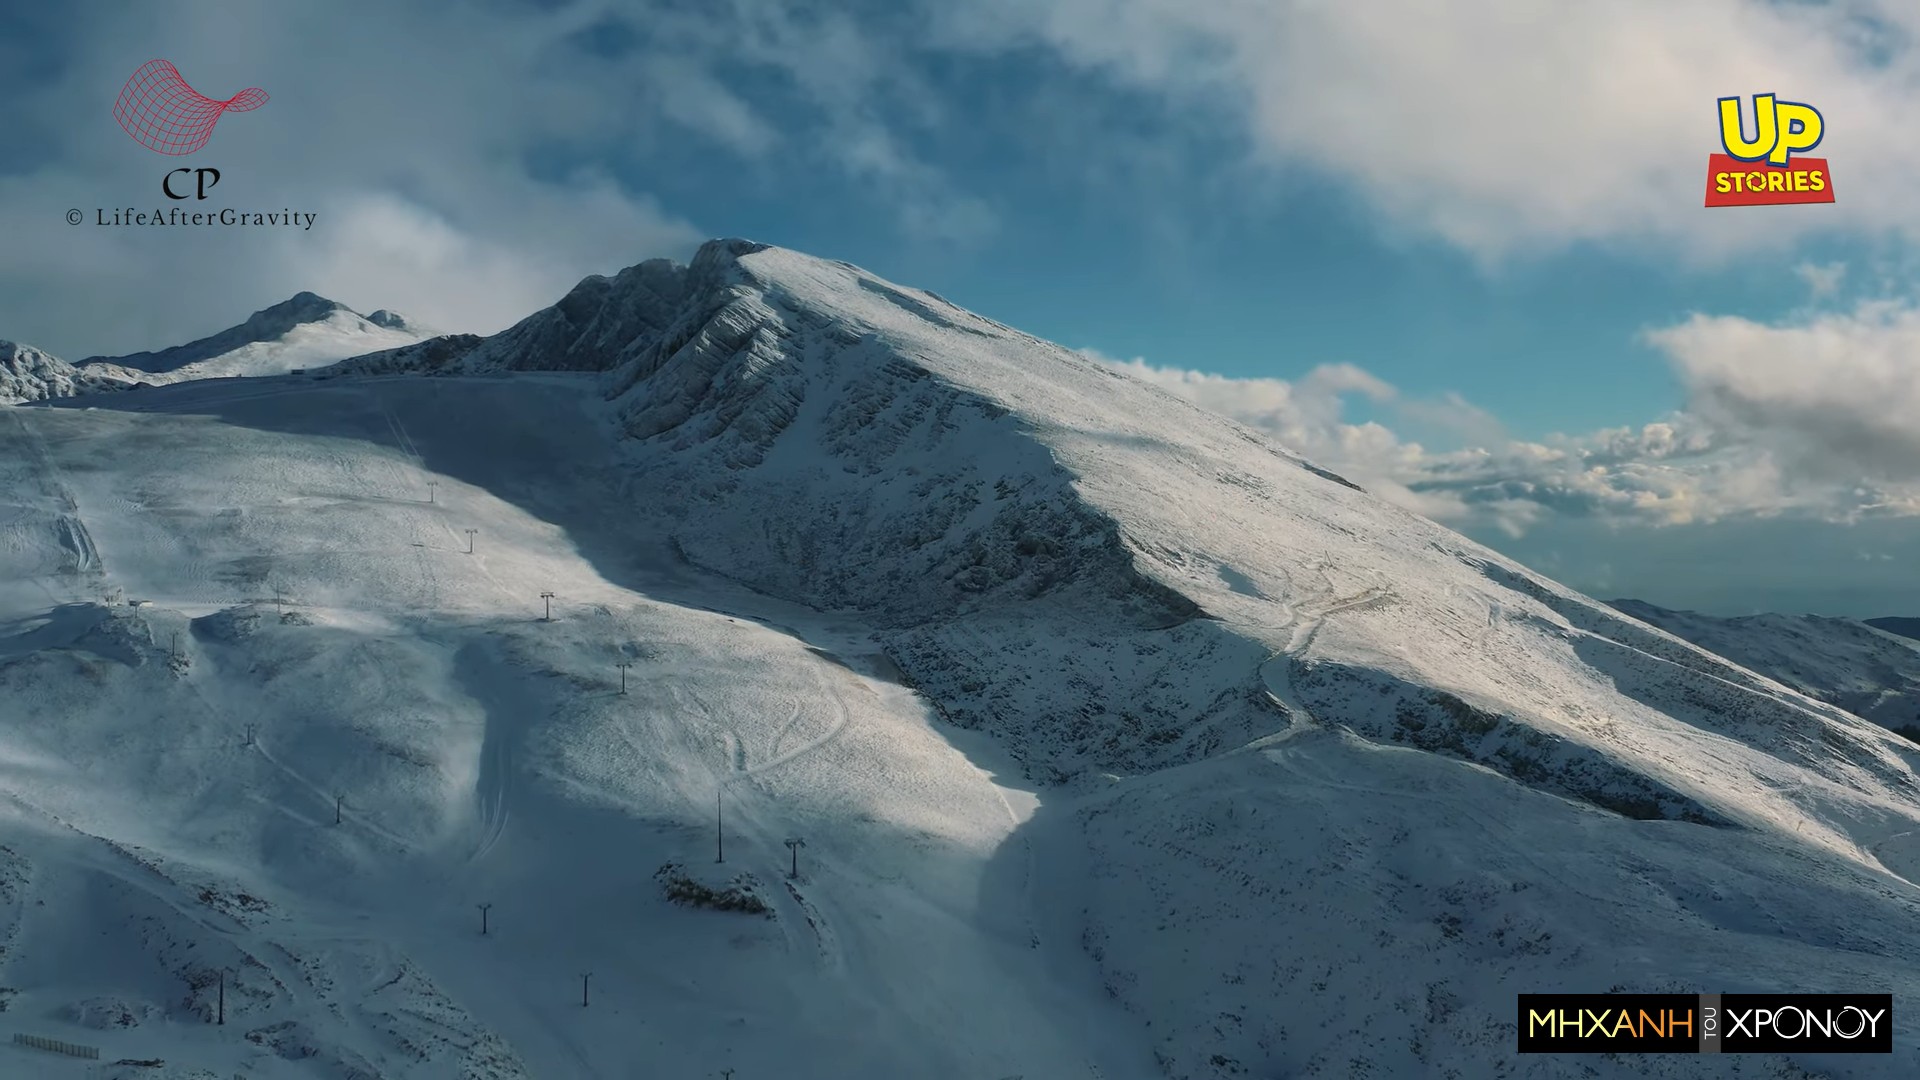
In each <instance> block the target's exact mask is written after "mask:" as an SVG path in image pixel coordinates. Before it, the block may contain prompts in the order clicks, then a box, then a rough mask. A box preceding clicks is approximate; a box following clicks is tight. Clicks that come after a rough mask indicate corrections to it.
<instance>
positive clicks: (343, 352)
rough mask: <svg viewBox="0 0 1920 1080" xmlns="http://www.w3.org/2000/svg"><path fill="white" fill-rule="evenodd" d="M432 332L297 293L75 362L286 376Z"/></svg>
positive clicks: (150, 378) (150, 373)
mask: <svg viewBox="0 0 1920 1080" xmlns="http://www.w3.org/2000/svg"><path fill="white" fill-rule="evenodd" d="M432 336H434V331H432V330H430V329H428V328H426V327H422V326H420V325H418V324H416V323H413V322H411V321H409V320H408V319H407V318H406V317H405V316H403V315H399V314H396V313H394V312H391V311H386V310H384V309H383V310H380V311H376V312H374V313H373V314H371V315H362V314H360V313H359V312H357V311H354V310H353V309H351V308H349V307H347V306H346V305H345V304H341V303H338V302H336V301H333V300H328V299H327V298H326V297H323V296H316V295H314V294H313V293H310V292H303V293H297V294H295V295H294V296H293V297H292V298H291V299H288V300H283V301H281V302H280V303H278V304H275V305H273V306H272V307H269V308H265V309H262V310H260V311H256V312H254V313H253V314H252V315H250V316H248V317H247V320H246V321H245V322H243V323H241V324H239V325H238V326H232V327H228V328H227V329H225V330H222V331H220V332H219V333H217V334H214V335H212V336H210V337H204V338H201V339H200V340H198V341H192V342H188V343H187V344H185V345H176V346H173V347H172V348H168V349H162V350H160V351H158V352H144V353H136V354H134V355H131V356H95V357H90V358H88V359H86V360H82V361H80V363H79V365H77V366H79V367H81V368H83V369H85V368H89V367H92V366H94V365H111V366H112V367H117V368H125V369H130V370H132V371H137V372H144V373H146V374H145V376H144V379H145V381H146V382H149V383H153V384H156V385H163V384H166V383H173V382H185V381H188V380H192V379H222V378H233V377H236V376H240V377H253V376H262V375H284V374H286V373H287V372H289V371H293V370H296V369H305V368H317V367H324V366H326V365H328V364H331V363H333V362H335V361H337V360H342V359H345V358H347V357H351V356H358V355H360V354H361V353H370V352H378V351H380V350H384V349H392V348H396V347H398V346H401V345H409V344H412V343H414V342H416V341H420V340H422V339H424V338H429V337H432Z"/></svg>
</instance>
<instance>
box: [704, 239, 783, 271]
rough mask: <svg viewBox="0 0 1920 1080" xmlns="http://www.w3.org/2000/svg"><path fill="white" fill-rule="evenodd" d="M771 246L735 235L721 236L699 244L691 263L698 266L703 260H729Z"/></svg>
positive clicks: (770, 245)
mask: <svg viewBox="0 0 1920 1080" xmlns="http://www.w3.org/2000/svg"><path fill="white" fill-rule="evenodd" d="M772 246H773V245H772V244H762V243H760V242H759V241H758V240H744V239H741V238H740V237H737V236H729V237H722V238H720V239H717V240H709V241H707V242H706V243H704V244H701V245H700V250H699V251H697V252H695V253H694V256H693V264H694V265H695V266H698V265H700V264H701V263H703V262H730V261H732V260H734V259H738V258H742V257H744V256H747V255H752V254H753V253H754V252H757V251H765V250H767V249H768V248H771V247H772Z"/></svg>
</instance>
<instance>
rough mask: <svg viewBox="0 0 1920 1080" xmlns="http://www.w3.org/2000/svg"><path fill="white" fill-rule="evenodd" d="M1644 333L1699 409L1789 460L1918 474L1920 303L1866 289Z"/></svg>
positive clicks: (1825, 472)
mask: <svg viewBox="0 0 1920 1080" xmlns="http://www.w3.org/2000/svg"><path fill="white" fill-rule="evenodd" d="M1648 338H1649V340H1650V341H1651V342H1652V343H1653V344H1654V345H1655V346H1657V347H1658V348H1660V349H1661V350H1663V351H1665V352H1666V353H1667V354H1668V356H1669V357H1670V358H1671V360H1672V362H1673V364H1674V367H1675V370H1676V371H1677V372H1678V373H1679V375H1680V376H1681V378H1682V380H1683V381H1684V382H1685V384H1686V386H1687V390H1688V393H1689V406H1688V407H1689V409H1690V410H1691V411H1693V412H1695V413H1697V414H1699V415H1700V416H1702V417H1703V418H1705V419H1706V420H1707V421H1709V422H1710V423H1712V424H1714V425H1715V426H1717V427H1719V428H1720V429H1722V430H1724V431H1727V432H1730V433H1737V434H1738V435H1740V436H1742V437H1744V438H1746V439H1748V440H1750V441H1753V442H1755V443H1758V444H1760V445H1764V446H1767V447H1769V448H1770V449H1772V450H1773V451H1774V452H1775V453H1777V454H1779V455H1780V456H1781V457H1782V458H1783V459H1784V460H1785V461H1786V462H1787V463H1788V465H1789V467H1790V468H1792V469H1794V470H1797V471H1798V472H1800V473H1803V474H1805V475H1807V476H1808V477H1809V478H1812V479H1818V480H1825V481H1829V482H1834V483H1848V484H1859V483H1865V484H1870V485H1911V484H1916V483H1920V427H1916V426H1915V424H1914V422H1913V418H1914V417H1915V416H1916V415H1920V308H1915V307H1914V306H1913V305H1912V304H1910V303H1906V302H1902V301H1888V300H1875V301H1866V302H1863V303H1861V304H1859V305H1857V306H1856V307H1855V308H1854V309H1853V310H1851V311H1847V312H1831V313H1822V314H1817V315H1813V316H1811V317H1808V318H1805V319H1802V320H1800V321H1797V322H1793V323H1787V324H1782V325H1767V324H1763V323H1758V322H1754V321H1752V320H1749V319H1743V318H1738V317H1733V316H1708V315H1694V316H1693V317H1692V318H1690V319H1688V320H1687V321H1685V322H1683V323H1681V324H1679V325H1677V326H1672V327H1667V328H1665V329H1661V330H1658V331H1655V332H1653V333H1651V334H1649V335H1648ZM1889 494H1891V493H1889Z"/></svg>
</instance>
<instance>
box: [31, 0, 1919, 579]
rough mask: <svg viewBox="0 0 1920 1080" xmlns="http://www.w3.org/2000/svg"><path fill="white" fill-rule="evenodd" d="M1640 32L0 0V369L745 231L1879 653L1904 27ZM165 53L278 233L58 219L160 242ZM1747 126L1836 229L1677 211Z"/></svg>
mask: <svg viewBox="0 0 1920 1080" xmlns="http://www.w3.org/2000/svg"><path fill="white" fill-rule="evenodd" d="M1442 8H1444V10H1442ZM1549 10H1550V11H1551V12H1553V16H1552V18H1546V17H1545V16H1544V13H1545V12H1548V11H1549ZM1680 11H1681V9H1678V8H1676V7H1675V6H1674V5H1671V4H1669V3H1665V2H1660V0H1621V2H1619V3H1614V4H1608V5H1588V6H1582V7H1580V8H1577V9H1571V8H1566V7H1564V6H1561V5H1554V6H1552V7H1551V8H1548V7H1546V6H1543V5H1541V4H1538V3H1529V2H1523V0H1461V2H1459V3H1456V4H1450V5H1432V4H1424V3H1414V2H1412V0H1406V2H1404V3H1381V4H1372V5H1352V4H1339V3H1332V2H1320V0H1298V2H1295V3H1286V4H1282V3H1272V2H1268V0H1218V2H1216V3H1212V4H1208V5H1194V4H1192V3H1190V2H1187V0H1017V2H1016V0H974V2H972V3H968V4H951V3H948V4H938V5H935V4H930V3H921V2H905V0H902V2H888V3H837V4H827V3H797V2H791V0H713V2H701V3H693V2H691V0H686V2H681V0H647V2H633V3H623V4H607V3H596V2H591V0H572V2H568V0H541V2H527V0H487V2H483V3H459V4H456V3H450V2H424V3H418V4H409V5H387V4H374V3H365V2H343V3H330V4H325V5H321V4H286V5H273V6H262V5H232V4H216V3H182V4H175V5H168V6H167V7H166V9H165V11H164V12H162V11H160V10H158V9H157V8H155V7H154V6H151V5H135V4H108V3H94V2H87V3H81V4H79V5H77V6H75V7H74V8H72V9H63V10H61V11H59V12H53V11H51V10H47V9H29V8H26V7H25V6H22V5H11V6H10V7H9V8H7V9H4V10H0V92H4V93H6V94H7V95H8V100H9V101H10V102H14V103H17V105H18V106H19V107H17V108H12V109H9V110H8V111H7V113H6V114H5V115H4V116H0V145H5V146H7V147H8V148H9V150H10V151H11V152H10V153H9V154H8V155H5V158H4V160H0V226H3V227H4V231H5V233H6V235H7V236H8V237H9V238H10V246H11V248H12V250H11V251H10V252H9V258H8V259H7V260H5V265H0V337H4V338H8V339H15V340H22V341H26V342H29V343H31V344H35V345H38V346H41V347H43V348H46V349H48V350H49V351H52V352H54V353H56V354H58V355H63V356H67V357H69V358H75V359H77V358H80V357H83V356H87V355H93V354H96V353H114V352H125V351H132V350H136V349H142V348H148V347H153V346H156V345H160V344H165V343H170V342H175V341H181V340H186V339H188V338H191V337H196V336H199V335H202V334H205V333H207V332H209V331H211V330H215V329H218V328H220V327H222V326H225V325H229V324H231V323H233V322H235V321H237V320H238V319H239V318H240V317H242V316H244V315H245V314H246V313H247V312H249V311H252V310H255V309H257V308H259V307H263V306H265V305H267V304H270V303H273V302H275V301H277V300H279V299H283V298H284V297H285V296H287V295H290V294H291V293H293V292H295V291H298V290H300V289H312V290H314V291H317V292H321V293H323V294H326V295H329V296H332V297H334V298H336V299H339V300H342V301H344V302H346V303H348V304H351V305H353V306H355V307H358V308H360V309H362V310H371V309H373V308H376V307H391V308H395V309H398V310H402V311H406V312H408V313H409V314H411V315H414V316H416V317H419V318H422V319H425V320H426V321H428V322H430V323H433V324H436V325H439V326H442V327H444V328H447V329H454V330H474V331H480V332H486V331H491V330H495V329H499V328H500V327H502V326H504V325H506V324H508V323H510V322H512V321H514V320H515V319H517V318H519V317H520V316H522V315H524V314H526V313H527V312H529V311H531V310H532V309H534V308H535V307H538V306H540V305H543V304H545V303H548V302H550V301H551V300H552V299H554V298H556V297H557V296H558V295H559V294H560V293H562V292H564V291H565V289H566V288H567V286H569V285H570V284H571V283H572V282H573V281H575V280H577V279H578V278H579V277H581V276H583V275H585V274H588V273H596V272H611V271H613V270H615V269H618V268H619V267H621V266H625V265H628V264H631V263H633V262H637V261H639V260H640V259H642V258H646V257H650V256H654V255H661V254H665V255H674V256H684V255H686V254H687V253H689V252H690V251H691V250H692V248H693V247H694V246H695V245H696V244H697V243H698V241H699V240H700V239H703V238H705V237H708V236H714V235H743V236H749V237H752V238H754V239H759V240H764V241H769V242H773V243H778V244H783V245H787V246H790V247H795V248H799V249H801V250H805V251H809V252H812V253H815V254H820V255H824V256H829V257H833V258H841V259H846V260H848V261H851V262H855V263H858V264H860V265H863V266H866V267H868V268H870V269H872V270H874V271H876V272H878V273H881V274H883V275H885V276H887V277H890V278H892V279H894V280H897V281H901V282H904V283H907V284H912V285H918V286H921V287H925V288H930V289H933V290H934V291H937V292H939V293H941V294H942V295H944V296H946V297H948V298H949V299H951V300H953V301H955V302H957V303H960V304H962V305H964V306H967V307H970V308H973V309H975V310H978V311H980V312H982V313H984V314H987V315H989V316H992V317H994V318H997V319H999V320H1001V321H1003V322H1007V323H1010V324H1012V325H1015V326H1019V327H1020V328H1022V329H1024V330H1027V331H1029V332H1032V333H1035V334H1038V335H1040V336H1043V337H1047V338H1051V339H1053V340H1057V341H1060V342H1062V343H1064V344H1067V345H1070V346H1074V347H1077V348H1084V349H1088V350H1090V351H1093V352H1095V353H1097V354H1098V355H1101V356H1103V357H1105V358H1108V359H1110V360H1111V361H1113V362H1115V363H1118V364H1122V365H1124V366H1127V367H1129V368H1130V369H1132V370H1134V371H1135V372H1136V373H1137V374H1140V375H1142V376H1143V377H1147V378H1151V379H1154V380H1155V381H1158V382H1160V383H1161V384H1163V385H1166V386H1168V387H1169V388H1171V389H1174V390H1176V391H1178V392H1182V393H1186V394H1188V395H1190V396H1192V397H1194V398H1195V399H1196V400H1199V401H1201V402H1202V404H1206V405H1208V406H1209V407H1213V408H1216V409H1218V410H1220V411H1222V412H1226V413H1228V414H1229V415H1233V416H1235V417H1236V418H1237V419H1240V420H1243V421H1245V422H1247V423H1250V424H1254V425H1256V426H1260V427H1263V428H1266V429H1267V430H1270V431H1272V432H1273V433H1274V434H1275V435H1277V436H1278V437H1280V438H1281V439H1283V440H1284V441H1286V442H1288V443H1290V444H1292V445H1293V446H1294V447H1295V448H1296V449H1298V450H1300V451H1302V452H1304V453H1307V454H1309V455H1310V456H1312V457H1314V458H1316V459H1317V460H1320V461H1322V462H1323V463H1325V464H1328V465H1329V466H1331V467H1334V468H1338V469H1341V470H1343V471H1345V472H1347V473H1349V474H1350V475H1353V476H1355V477H1356V478H1357V479H1360V480H1361V481H1362V482H1364V483H1366V484H1367V485H1368V486H1369V487H1371V488H1373V489H1375V490H1377V491H1380V492H1381V493H1383V494H1385V495H1387V496H1388V497H1390V498H1394V499H1396V500H1397V501H1400V502H1402V503H1404V504H1405V505H1409V506H1412V507H1414V508H1416V509H1419V510H1421V511H1423V512H1426V513H1429V514H1432V515H1433V516H1435V517H1437V518H1439V519H1440V520H1443V521H1445V522H1447V523H1448V524H1451V525H1454V526H1455V527H1457V528H1460V529H1462V530H1463V531H1465V532H1467V533H1469V534H1470V535H1472V536H1474V537H1475V538H1477V539H1481V540H1483V541H1485V542H1488V543H1490V544H1493V545H1494V546H1496V547H1500V548H1502V549H1503V550H1506V551H1509V552H1510V553H1512V554H1514V555H1515V556H1516V557H1519V558H1521V559H1523V560H1524V561H1527V562H1529V563H1532V564H1534V565H1536V566H1539V567H1540V568H1541V569H1543V570H1547V571H1549V572H1551V573H1554V574H1555V575H1556V576H1559V577H1560V578H1562V579H1563V580H1565V581H1567V582H1568V583H1569V584H1572V585H1575V586H1576V587H1580V588H1583V589H1587V590H1589V591H1593V592H1596V593H1599V594H1601V595H1607V596H1611V595H1635V596H1639V597H1642V598H1645V599H1648V600H1651V601H1654V602H1656V603H1665V604H1669V605H1672V606H1694V607H1700V608H1703V609H1706V610H1713V611H1720V612H1726V613H1740V612H1745V611H1752V610H1760V609H1769V608H1780V609H1792V610H1819V611H1827V612H1833V613H1849V614H1861V615H1872V614H1890V613H1906V614H1912V613H1916V612H1920V574H1915V573H1914V571H1913V569H1912V568H1913V566H1914V562H1913V560H1912V556H1913V555H1914V554H1916V552H1915V550H1914V549H1915V547H1916V544H1915V539H1914V538H1915V535H1916V533H1917V532H1920V530H1916V529H1915V528H1914V525H1915V523H1916V518H1915V515H1916V514H1920V464H1917V463H1920V436H1915V435H1914V434H1913V430H1912V426H1911V423H1910V421H1909V419H1908V417H1910V416H1911V415H1912V410H1914V409H1920V314H1916V309H1915V308H1914V306H1913V283H1914V280H1915V277H1914V267H1913V265H1912V257H1911V252H1912V245H1911V238H1912V236H1913V235H1914V233H1915V232H1916V231H1920V206H1917V205H1915V201H1914V200H1913V199H1912V198H1911V196H1910V192H1911V190H1912V181H1911V177H1913V176H1915V175H1920V138H1916V137H1914V136H1913V135H1911V134H1910V130H1911V125H1910V121H1909V120H1908V118H1909V117H1910V116H1911V115H1914V111H1913V110H1914V109H1915V108H1916V107H1920V89H1916V87H1920V51H1916V49H1915V47H1914V40H1915V38H1914V35H1915V33H1916V32H1920V14H1917V13H1916V12H1915V11H1914V10H1913V9H1912V7H1911V5H1909V4H1904V3H1902V4H1896V3H1892V2H1885V3H1882V2H1878V0H1834V2H1831V3H1811V4H1810V3H1792V4H1785V3H1765V2H1758V0H1699V2H1698V3H1694V4H1689V5H1686V7H1685V8H1684V14H1682V13H1680ZM322 43H324V47H322ZM156 56H158V57H165V58H167V59H170V60H172V61H174V62H175V63H176V64H178V65H179V66H180V68H181V70H182V72H183V73H185V74H186V76H187V78H188V79H189V80H190V81H191V82H192V83H193V84H194V85H195V86H196V87H197V88H199V89H201V90H203V91H204V92H207V93H209V94H214V95H216V96H226V95H229V94H231V93H234V92H237V91H238V90H240V89H242V88H244V87H249V86H260V87H262V88H264V89H266V90H267V91H268V93H269V94H270V95H271V99H272V100H271V101H270V102H269V104H268V106H267V107H265V108H263V109H261V110H259V111H257V112H255V113H250V114H235V115H232V116H229V117H227V118H225V119H224V120H223V121H222V123H221V126H220V128H219V130H218V133H217V135H216V137H215V140H214V141H213V143H211V144H210V145H209V147H208V148H207V149H206V150H203V151H201V152H200V153H199V154H197V155H195V156H194V157H193V158H192V159H189V160H190V163H192V164H196V165H198V164H208V165H215V166H217V167H220V168H221V169H223V177H224V179H223V185H224V186H223V188H222V190H221V192H220V195H221V197H222V198H223V199H224V200H225V204H227V205H235V206H243V207H252V208H258V209H263V210H264V209H276V208H279V207H282V206H285V207H290V208H295V209H301V210H314V211H317V212H319V213H320V215H321V218H320V222H319V224H318V225H317V226H316V228H315V229H314V230H313V231H312V232H311V233H307V234H293V235H279V234H276V235H223V234H209V235H197V234H196V235H182V234H178V233H160V234H152V235H137V234H127V233H124V232H122V233H118V234H116V233H113V232H111V231H109V230H93V229H72V228H70V227H68V226H67V225H66V224H65V223H64V221H63V220H62V214H63V213H64V211H65V210H66V209H67V208H68V207H70V206H84V207H87V208H89V210H88V212H89V213H91V208H93V207H95V206H109V207H110V206H121V205H136V206H143V207H144V206H146V205H148V204H152V203H156V202H161V201H163V200H160V199H159V198H158V190H157V185H158V174H159V172H160V171H161V170H160V169H159V168H157V167H156V165H155V162H156V161H158V160H160V159H156V158H154V157H153V156H152V155H150V154H148V153H147V152H146V151H144V150H142V149H141V148H139V147H137V146H136V145H134V144H133V143H132V142H131V140H128V139H127V138H126V137H125V135H124V134H123V133H121V132H120V131H119V130H118V128H117V127H116V126H115V125H114V124H113V123H112V121H111V118H110V116H109V115H108V112H109V109H110V106H111V103H112V99H113V96H114V94H115V93H116V92H117V91H118V89H119V85H120V83H121V82H122V81H124V79H125V78H126V76H127V74H129V73H131V72H132V70H133V69H134V68H135V67H137V66H138V65H139V64H140V63H142V62H144V61H146V60H148V59H151V58H153V57H156ZM1773 90H1777V91H1779V92H1780V93H1781V94H1783V95H1784V96H1787V97H1791V98H1794V99H1797V100H1802V101H1807V102H1810V103H1812V104H1814V105H1815V106H1816V107H1818V108H1820V109H1821V110H1822V112H1823V115H1824V116H1825V119H1826V123H1827V127H1828V133H1827V138H1826V139H1825V140H1824V141H1823V143H1822V144H1821V147H1820V149H1819V151H1818V152H1819V153H1821V154H1825V155H1826V156H1828V158H1829V159H1830V161H1831V162H1832V168H1833V172H1834V177H1835V189H1836V193H1837V201H1836V203H1835V204H1833V205H1829V206H1803V207H1772V208H1740V209H1723V210H1711V211H1710V210H1705V209H1703V208H1702V207H1701V206H1700V202H1701V190H1702V188H1703V184H1704V173H1705V159H1706V155H1707V154H1708V153H1710V152H1712V151H1713V150H1715V149H1717V141H1718V140H1717V128H1716V119H1717V118H1716V114H1715V111H1714V99H1715V98H1716V97H1718V96H1721V95H1726V94H1740V95H1747V94H1751V93H1754V92H1765V91H1773Z"/></svg>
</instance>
